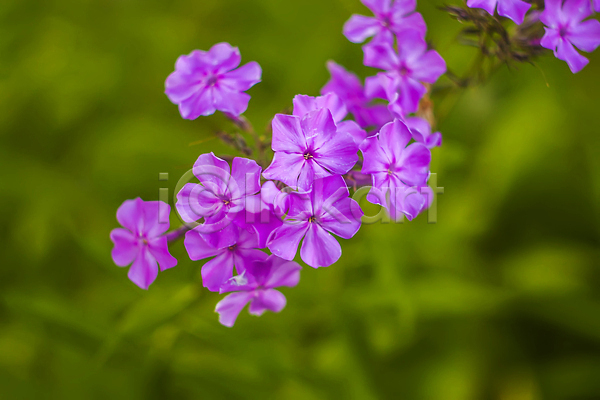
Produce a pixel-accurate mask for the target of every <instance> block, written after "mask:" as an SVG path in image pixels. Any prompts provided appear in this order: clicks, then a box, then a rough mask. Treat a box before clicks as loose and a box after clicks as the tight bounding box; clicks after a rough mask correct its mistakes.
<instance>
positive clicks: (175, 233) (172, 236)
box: [165, 225, 191, 243]
mask: <svg viewBox="0 0 600 400" xmlns="http://www.w3.org/2000/svg"><path fill="white" fill-rule="evenodd" d="M190 229H191V228H188V227H187V226H186V225H182V226H180V227H179V228H177V229H173V230H172V231H171V232H167V233H165V237H166V238H167V242H169V243H170V242H174V241H176V240H177V239H180V238H181V237H182V236H183V235H185V233H186V232H187V231H189V230H190Z"/></svg>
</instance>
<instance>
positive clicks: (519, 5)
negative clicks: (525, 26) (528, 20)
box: [467, 0, 531, 25]
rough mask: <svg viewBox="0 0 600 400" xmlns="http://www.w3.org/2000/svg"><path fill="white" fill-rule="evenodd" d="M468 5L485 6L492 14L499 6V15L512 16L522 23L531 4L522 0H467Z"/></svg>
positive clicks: (518, 22)
mask: <svg viewBox="0 0 600 400" xmlns="http://www.w3.org/2000/svg"><path fill="white" fill-rule="evenodd" d="M467 6H469V7H471V8H483V9H484V10H485V11H487V12H488V13H490V15H494V10H495V9H496V6H498V15H501V16H503V17H506V18H510V19H512V20H513V22H514V23H516V24H517V25H521V24H522V23H523V19H525V14H526V13H527V10H529V8H530V7H531V4H527V3H525V2H524V1H521V0H467Z"/></svg>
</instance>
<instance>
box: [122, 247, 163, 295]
mask: <svg viewBox="0 0 600 400" xmlns="http://www.w3.org/2000/svg"><path fill="white" fill-rule="evenodd" d="M127 276H128V277H129V279H130V280H131V281H132V282H133V283H135V284H136V285H138V286H139V287H140V288H142V289H148V287H149V286H150V285H151V284H152V282H154V280H155V279H156V277H157V276H158V265H157V263H156V260H155V259H154V257H152V255H151V254H150V252H149V251H148V248H147V247H143V248H142V249H140V252H139V253H138V256H137V257H136V259H135V261H134V262H133V264H131V268H129V273H128V274H127Z"/></svg>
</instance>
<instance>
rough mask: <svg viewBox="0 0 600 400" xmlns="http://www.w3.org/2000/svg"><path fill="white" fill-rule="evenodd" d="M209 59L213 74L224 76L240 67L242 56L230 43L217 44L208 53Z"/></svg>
mask: <svg viewBox="0 0 600 400" xmlns="http://www.w3.org/2000/svg"><path fill="white" fill-rule="evenodd" d="M207 59H208V60H209V62H210V63H211V65H212V67H213V72H214V73H216V74H222V73H225V72H227V71H231V70H232V69H234V68H236V67H237V66H238V65H240V61H242V56H241V55H240V50H239V49H238V48H237V47H233V46H231V45H230V44H229V43H225V42H223V43H217V44H215V45H214V46H213V47H211V49H210V50H209V51H208V53H207Z"/></svg>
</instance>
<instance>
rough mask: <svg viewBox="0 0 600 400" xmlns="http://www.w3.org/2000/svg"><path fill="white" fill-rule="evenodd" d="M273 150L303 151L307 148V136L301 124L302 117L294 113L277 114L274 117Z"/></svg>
mask: <svg viewBox="0 0 600 400" xmlns="http://www.w3.org/2000/svg"><path fill="white" fill-rule="evenodd" d="M272 127H273V139H272V141H271V148H272V149H273V151H276V152H277V151H287V152H290V153H303V152H304V151H305V150H306V138H305V137H304V132H303V131H302V127H301V126H300V118H298V117H296V116H293V115H284V114H277V115H275V118H273V123H272Z"/></svg>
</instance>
